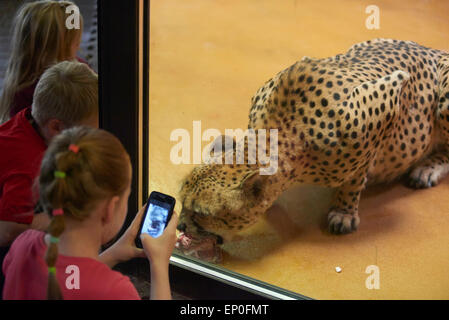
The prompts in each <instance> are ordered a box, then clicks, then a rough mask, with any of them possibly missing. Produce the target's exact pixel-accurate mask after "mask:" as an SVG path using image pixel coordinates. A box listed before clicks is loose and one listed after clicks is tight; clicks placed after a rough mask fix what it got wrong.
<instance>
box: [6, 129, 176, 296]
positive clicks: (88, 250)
mask: <svg viewBox="0 0 449 320" xmlns="http://www.w3.org/2000/svg"><path fill="white" fill-rule="evenodd" d="M131 173H132V168H131V163H130V160H129V156H128V154H127V152H126V151H125V148H124V147H123V145H122V144H121V143H120V141H119V140H118V139H117V138H116V137H114V136H113V135H112V134H110V133H108V132H106V131H104V130H100V129H94V128H88V127H75V128H72V129H68V130H65V131H63V132H62V133H61V134H60V135H59V136H57V137H55V138H54V139H53V140H52V143H51V144H50V146H49V147H48V149H47V152H46V153H45V156H44V158H43V160H42V164H41V170H40V176H39V180H38V181H39V195H40V202H41V204H42V206H43V208H44V211H45V212H47V213H48V214H49V215H50V216H51V217H52V221H51V224H50V226H49V228H48V234H45V233H44V232H41V231H37V230H27V231H25V232H24V233H22V234H21V235H20V236H19V237H18V238H17V239H16V240H15V241H14V243H13V244H12V246H11V249H10V250H9V253H8V255H7V256H6V258H5V261H4V263H3V271H4V272H5V276H6V281H5V287H4V290H3V297H4V299H14V300H16V299H20V300H21V299H39V300H40V299H46V298H48V299H67V300H71V299H83V300H85V299H100V300H102V299H107V300H118V299H140V297H139V295H138V293H137V291H136V289H135V288H134V286H133V285H132V283H131V281H130V280H129V278H127V277H125V276H123V275H122V274H120V273H119V272H116V271H113V270H111V269H110V268H111V267H112V266H114V265H115V264H116V263H118V262H121V261H126V260H129V259H131V258H135V257H145V256H147V257H148V259H149V262H150V265H151V268H150V269H151V293H150V297H151V298H152V299H171V293H170V285H169V277H168V266H169V259H170V255H171V253H172V251H173V249H174V246H175V242H176V226H177V222H178V217H177V215H176V213H175V214H173V216H172V218H171V220H170V222H169V224H168V226H167V228H166V229H165V230H164V232H163V234H162V235H161V236H160V237H158V238H152V237H151V236H149V235H148V234H142V235H141V240H142V244H143V248H144V249H143V250H142V249H138V248H137V247H136V246H135V244H134V240H135V237H136V235H137V232H138V229H139V226H140V221H141V219H142V215H143V210H141V211H140V212H139V213H138V214H137V216H136V218H135V219H134V221H133V223H132V224H131V226H130V227H129V228H128V230H127V231H126V232H125V233H124V235H123V236H122V237H121V238H120V239H119V240H118V241H117V242H116V243H115V244H114V245H113V246H112V247H110V248H109V249H107V250H106V251H104V252H103V253H101V254H99V251H100V248H101V246H102V245H103V244H105V243H108V242H109V241H111V239H113V238H114V237H115V235H116V234H117V233H118V232H119V230H120V229H121V226H122V224H123V222H124V220H125V216H126V212H127V202H128V197H129V194H130V188H131V176H132V174H131Z"/></svg>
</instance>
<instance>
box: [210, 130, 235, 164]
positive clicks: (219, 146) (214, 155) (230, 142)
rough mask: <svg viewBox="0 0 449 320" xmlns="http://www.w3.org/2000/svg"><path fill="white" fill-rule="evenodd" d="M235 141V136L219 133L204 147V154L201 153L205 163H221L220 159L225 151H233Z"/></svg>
mask: <svg viewBox="0 0 449 320" xmlns="http://www.w3.org/2000/svg"><path fill="white" fill-rule="evenodd" d="M235 149H236V142H235V137H231V136H226V135H219V136H218V137H216V138H215V140H214V141H213V142H212V143H210V144H209V146H208V148H206V154H205V155H203V159H205V163H211V162H216V163H222V162H221V159H222V157H223V156H224V155H225V153H227V152H231V151H232V152H235Z"/></svg>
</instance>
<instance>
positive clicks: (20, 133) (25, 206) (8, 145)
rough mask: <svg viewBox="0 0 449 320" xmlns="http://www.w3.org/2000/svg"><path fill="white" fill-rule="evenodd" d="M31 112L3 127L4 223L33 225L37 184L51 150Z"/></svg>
mask: <svg viewBox="0 0 449 320" xmlns="http://www.w3.org/2000/svg"><path fill="white" fill-rule="evenodd" d="M30 119H31V109H29V108H28V109H25V110H23V111H21V112H19V113H18V114H17V115H16V116H15V117H13V118H12V119H10V120H9V121H8V122H6V123H4V124H3V125H1V126H0V155H1V156H0V220H3V221H13V222H17V223H25V224H31V222H32V221H33V211H34V206H35V203H36V201H34V198H36V197H33V191H32V187H33V183H34V179H35V178H36V177H37V175H38V173H39V170H40V165H41V160H42V157H43V155H44V152H45V150H46V148H47V146H46V144H45V141H44V139H42V137H41V136H40V135H39V134H38V133H37V131H36V130H35V129H34V128H33V126H32V125H31V123H30Z"/></svg>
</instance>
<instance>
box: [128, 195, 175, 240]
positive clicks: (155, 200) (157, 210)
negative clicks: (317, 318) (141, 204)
mask: <svg viewBox="0 0 449 320" xmlns="http://www.w3.org/2000/svg"><path fill="white" fill-rule="evenodd" d="M175 203H176V200H175V198H173V197H172V196H169V195H167V194H163V193H161V192H157V191H153V192H151V194H150V197H149V199H148V201H147V206H146V207H145V212H144V214H143V217H142V222H141V223H140V229H139V232H138V234H137V237H136V246H137V247H138V248H142V242H141V241H140V235H141V234H142V233H146V234H148V235H150V236H151V237H153V238H157V237H160V236H161V235H162V233H163V232H164V230H165V228H166V227H167V225H168V223H169V222H170V219H171V216H172V214H173V209H174V208H175Z"/></svg>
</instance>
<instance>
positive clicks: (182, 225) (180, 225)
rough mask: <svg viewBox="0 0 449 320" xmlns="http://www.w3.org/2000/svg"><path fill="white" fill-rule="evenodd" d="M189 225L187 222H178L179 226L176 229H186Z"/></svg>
mask: <svg viewBox="0 0 449 320" xmlns="http://www.w3.org/2000/svg"><path fill="white" fill-rule="evenodd" d="M186 228H187V225H186V224H185V223H180V224H178V226H177V227H176V229H178V230H179V231H182V232H184V231H186Z"/></svg>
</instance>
